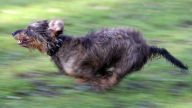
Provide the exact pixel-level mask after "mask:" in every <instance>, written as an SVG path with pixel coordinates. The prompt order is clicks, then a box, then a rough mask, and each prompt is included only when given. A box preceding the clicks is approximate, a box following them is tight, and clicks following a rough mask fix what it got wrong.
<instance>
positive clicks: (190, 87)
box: [0, 0, 192, 108]
mask: <svg viewBox="0 0 192 108" xmlns="http://www.w3.org/2000/svg"><path fill="white" fill-rule="evenodd" d="M53 18H62V19H63V20H64V22H65V33H66V34H69V35H79V36H81V35H84V34H86V33H88V32H89V31H90V30H98V29H99V28H103V27H115V26H128V27H132V28H135V29H138V30H140V31H141V32H142V33H143V35H144V37H145V39H146V40H147V42H148V43H150V44H151V45H157V46H159V47H164V48H166V49H167V50H168V51H170V52H171V53H172V54H173V55H174V56H175V57H177V58H178V59H180V60H181V61H183V62H184V63H185V64H187V65H188V66H189V67H191V66H192V0H0V108H191V107H192V74H191V72H190V70H191V68H189V72H188V73H186V72H182V71H181V70H180V69H178V68H176V67H174V66H172V65H171V64H170V63H169V62H166V60H165V59H160V58H159V59H158V58H157V59H154V60H152V61H149V62H148V64H147V65H145V67H144V69H142V70H141V71H138V72H135V73H133V74H131V75H128V76H127V77H126V78H124V80H123V81H122V82H121V83H120V84H119V85H117V86H115V87H113V89H112V90H108V91H106V92H102V93H95V92H93V91H89V90H86V89H84V88H82V87H79V86H77V85H78V84H77V83H76V82H75V80H74V79H72V78H69V77H66V76H64V75H58V74H55V73H56V72H57V71H58V70H57V68H56V67H55V66H54V64H53V63H52V62H51V61H50V58H49V57H48V56H47V55H43V54H40V53H39V52H38V51H29V50H28V49H26V48H22V47H19V46H18V45H17V41H15V40H14V39H13V37H12V36H11V33H12V32H13V31H15V30H17V29H20V28H24V27H26V26H27V25H28V24H29V23H31V22H34V21H37V20H42V19H48V20H51V19H53Z"/></svg>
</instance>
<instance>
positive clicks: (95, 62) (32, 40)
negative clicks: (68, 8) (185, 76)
mask: <svg viewBox="0 0 192 108" xmlns="http://www.w3.org/2000/svg"><path fill="white" fill-rule="evenodd" d="M63 29H64V23H63V21H62V20H59V19H53V20H52V21H50V22H49V21H47V20H41V21H37V22H34V23H32V24H30V25H28V26H27V27H26V28H24V29H20V30H17V31H15V32H13V33H12V35H13V37H14V39H15V40H18V44H19V45H20V46H22V47H26V48H29V49H37V50H39V51H40V52H41V53H46V54H48V55H49V56H50V57H51V59H52V60H53V62H54V63H55V64H56V66H57V67H58V69H59V70H60V71H61V72H62V73H64V74H66V75H67V76H71V77H74V78H76V79H77V80H79V81H81V82H88V83H89V84H91V85H92V87H94V89H95V90H106V89H110V88H111V87H112V86H114V85H116V84H118V83H119V82H120V81H121V80H122V79H123V78H124V77H125V76H126V75H127V74H130V73H132V72H134V71H138V70H140V69H141V68H142V67H143V66H144V64H146V63H147V61H148V60H149V59H150V58H154V57H156V56H162V57H164V58H165V59H166V60H168V61H169V62H171V63H172V64H173V65H175V66H177V67H179V68H181V69H184V70H187V69H188V67H187V66H185V65H184V64H183V63H182V62H181V61H179V60H178V59H176V58H175V57H173V56H172V55H171V54H170V53H169V52H168V51H167V50H166V49H164V48H158V47H156V46H150V45H148V44H147V42H146V41H145V40H144V39H143V36H142V34H141V33H140V32H139V31H138V30H135V29H131V28H126V27H116V28H103V29H100V30H98V31H95V32H90V33H88V34H86V35H84V36H69V35H66V34H63Z"/></svg>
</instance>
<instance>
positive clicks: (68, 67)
mask: <svg viewBox="0 0 192 108" xmlns="http://www.w3.org/2000/svg"><path fill="white" fill-rule="evenodd" d="M62 66H63V70H64V72H65V73H66V74H67V75H69V76H75V71H76V69H77V66H76V59H75V57H70V58H69V59H68V60H67V61H62Z"/></svg>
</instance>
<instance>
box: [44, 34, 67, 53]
mask: <svg viewBox="0 0 192 108" xmlns="http://www.w3.org/2000/svg"><path fill="white" fill-rule="evenodd" d="M70 40H71V38H70V37H69V36H68V35H65V34H62V35H60V36H59V37H58V42H56V43H54V44H55V45H54V47H52V48H50V49H48V50H47V54H48V55H49V56H53V55H55V54H56V53H57V52H58V51H59V48H61V46H62V45H63V43H64V41H70Z"/></svg>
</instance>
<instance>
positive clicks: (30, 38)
mask: <svg viewBox="0 0 192 108" xmlns="http://www.w3.org/2000/svg"><path fill="white" fill-rule="evenodd" d="M63 28H64V23H63V21H62V20H59V19H54V20H52V21H50V22H49V21H47V20H41V21H37V22H34V23H32V24H29V25H28V26H27V27H26V28H24V29H20V30H17V31H15V32H13V33H12V35H13V37H14V39H15V40H17V41H18V44H19V45H20V46H22V47H27V48H30V49H38V50H39V51H40V52H45V51H46V49H47V47H49V44H51V43H53V42H56V41H57V37H58V36H59V35H60V34H62V33H63Z"/></svg>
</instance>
